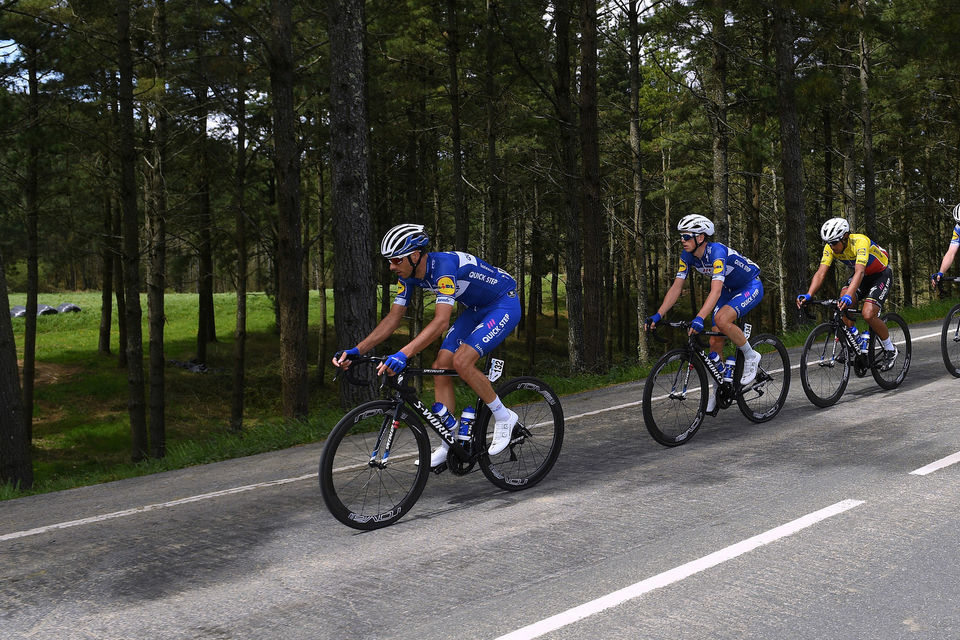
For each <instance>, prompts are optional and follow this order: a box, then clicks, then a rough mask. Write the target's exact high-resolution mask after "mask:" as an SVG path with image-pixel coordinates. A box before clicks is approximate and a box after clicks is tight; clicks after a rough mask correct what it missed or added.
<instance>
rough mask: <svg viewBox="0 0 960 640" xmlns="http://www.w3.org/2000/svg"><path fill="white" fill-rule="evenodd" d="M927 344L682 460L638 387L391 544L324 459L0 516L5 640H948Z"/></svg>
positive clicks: (194, 477)
mask: <svg viewBox="0 0 960 640" xmlns="http://www.w3.org/2000/svg"><path fill="white" fill-rule="evenodd" d="M911 331H912V334H913V337H914V344H913V350H914V355H913V363H912V366H911V369H910V373H909V375H908V376H907V379H906V381H905V383H904V384H903V386H902V387H900V388H899V389H897V390H895V391H883V390H881V389H880V388H879V387H877V385H876V384H875V383H874V381H873V379H872V378H871V377H866V378H863V379H856V378H854V379H852V380H851V383H850V385H849V387H848V388H847V391H846V394H845V395H844V396H843V398H842V399H841V400H840V402H839V403H838V404H837V405H836V406H834V407H832V408H829V409H817V408H816V407H814V406H813V405H812V404H810V402H809V401H808V400H807V399H806V397H805V396H804V394H803V391H802V389H801V386H800V380H799V375H798V374H797V373H796V370H794V376H793V382H792V385H791V391H790V396H789V398H788V401H787V405H786V407H785V408H784V410H783V412H782V413H781V414H780V416H778V417H777V418H776V419H775V420H773V421H771V422H769V423H766V424H764V425H754V424H752V423H749V422H747V421H746V420H745V419H744V418H743V417H742V416H741V415H740V414H739V412H738V410H737V408H736V407H733V408H731V409H729V410H727V411H724V412H721V414H720V416H718V417H717V418H708V419H707V421H706V422H705V424H704V425H703V427H701V429H700V431H699V432H698V433H697V435H696V437H695V438H693V440H692V441H691V442H690V443H688V444H686V445H684V446H682V447H677V448H673V449H666V448H663V447H661V446H659V445H657V444H656V443H655V442H654V441H653V440H652V439H651V438H650V437H649V436H648V434H647V432H646V430H645V429H644V426H643V418H642V415H641V411H640V408H639V407H638V406H635V405H634V406H628V407H625V408H619V409H611V407H616V406H620V405H625V404H630V403H636V402H638V401H639V399H640V394H641V390H642V388H641V386H640V385H639V384H632V385H623V386H619V387H615V388H609V389H603V390H598V391H595V392H589V393H583V394H578V395H576V396H568V397H565V398H563V404H564V410H565V413H566V416H567V432H566V438H565V441H564V448H563V453H562V454H561V456H560V460H559V461H558V463H557V465H556V467H555V468H554V470H553V472H552V473H551V474H550V476H549V477H548V478H547V479H545V480H544V481H543V482H542V483H541V484H539V485H538V486H536V487H535V488H533V489H531V490H529V491H522V492H517V493H506V492H502V491H499V490H497V489H496V488H494V487H493V486H492V485H490V484H489V483H488V482H487V481H486V480H485V478H484V477H483V476H482V474H480V473H473V474H470V475H468V476H466V477H463V478H457V477H453V476H451V475H449V474H443V475H442V476H431V477H430V480H429V482H428V484H427V487H426V489H425V491H424V494H423V497H422V498H421V499H420V502H419V503H418V504H417V505H416V507H414V509H413V511H412V512H411V513H410V514H409V515H407V516H405V517H404V518H403V519H402V520H400V521H399V522H398V523H397V524H396V525H394V526H392V527H389V528H387V529H383V530H380V531H375V532H369V533H360V532H357V531H354V530H352V529H349V528H346V527H344V526H343V525H341V524H340V523H338V522H337V521H336V520H334V519H333V517H332V516H330V515H329V514H328V513H327V511H326V509H325V507H324V505H323V501H322V499H321V497H320V495H319V490H318V488H317V482H316V464H317V459H318V455H319V450H320V445H311V446H305V447H298V448H295V449H289V450H286V451H281V452H275V453H270V454H264V455H259V456H253V457H249V458H243V459H238V460H231V461H227V462H223V463H218V464H212V465H206V466H202V467H195V468H191V469H185V470H181V471H176V472H170V473H164V474H159V475H156V476H150V477H146V478H139V479H134V480H125V481H121V482H115V483H109V484H105V485H99V486H94V487H87V488H82V489H77V490H71V491H64V492H59V493H56V494H48V495H40V496H32V497H28V498H23V499H19V500H13V501H7V502H3V503H0V638H2V639H4V640H6V639H12V638H55V639H58V640H59V639H72V638H96V639H106V638H190V639H194V638H211V639H214V638H216V639H219V638H231V639H233V638H237V639H241V638H242V639H246V638H257V639H259V638H296V639H299V638H310V639H314V638H317V639H320V638H337V639H340V638H417V639H431V638H449V637H456V638H499V637H502V636H506V637H509V638H533V637H543V638H552V639H557V638H631V639H633V638H648V639H660V638H663V639H671V640H674V639H685V638H691V639H693V638H696V639H702V638H712V639H713V638H731V639H732V638H736V639H740V640H742V639H750V638H764V639H766V638H777V639H781V638H843V639H851V638H864V639H866V638H870V639H886V638H924V639H928V638H943V639H948V638H949V639H954V638H958V637H960V606H958V605H960V596H958V585H960V560H958V554H957V547H958V538H960V535H958V529H960V465H949V464H947V463H949V462H951V461H952V460H953V459H952V458H948V457H949V456H951V455H953V454H956V453H957V452H960V429H958V428H957V422H958V421H957V416H958V410H957V409H956V401H955V397H956V390H957V389H958V386H960V380H958V379H956V378H953V377H951V376H949V375H948V374H947V373H946V370H945V369H944V367H943V364H942V362H941V360H940V353H939V340H938V338H936V337H934V336H936V335H939V327H938V326H937V324H936V323H927V324H923V325H915V326H913V327H911ZM927 336H929V337H927ZM791 360H792V364H796V362H797V361H798V353H797V350H791ZM937 461H943V462H941V464H942V465H944V466H942V467H939V468H936V469H931V468H930V467H927V465H930V464H931V463H935V462H937Z"/></svg>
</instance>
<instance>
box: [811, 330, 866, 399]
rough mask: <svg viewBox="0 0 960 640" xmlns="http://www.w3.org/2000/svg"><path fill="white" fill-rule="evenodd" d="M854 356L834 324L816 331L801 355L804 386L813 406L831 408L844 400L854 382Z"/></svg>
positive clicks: (812, 333) (812, 332)
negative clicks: (841, 398) (852, 364)
mask: <svg viewBox="0 0 960 640" xmlns="http://www.w3.org/2000/svg"><path fill="white" fill-rule="evenodd" d="M853 357H855V355H854V354H851V353H850V350H849V348H848V346H847V343H846V341H844V340H843V339H842V338H840V337H838V336H837V332H836V329H835V328H834V326H833V324H831V323H829V322H824V323H823V324H820V325H817V326H816V327H814V329H813V331H811V332H810V335H809V336H807V341H806V342H805V343H804V345H803V351H802V352H801V354H800V384H801V385H802V386H803V392H804V393H806V394H807V398H809V399H810V402H812V403H813V404H815V405H817V406H818V407H829V406H831V405H833V404H835V403H836V402H837V400H839V399H840V396H842V395H843V392H844V390H845V389H846V388H847V382H849V381H850V360H851V358H853Z"/></svg>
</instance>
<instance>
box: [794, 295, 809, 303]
mask: <svg viewBox="0 0 960 640" xmlns="http://www.w3.org/2000/svg"><path fill="white" fill-rule="evenodd" d="M797 302H799V303H800V304H807V303H808V302H810V294H809V293H801V294H800V295H798V296H797Z"/></svg>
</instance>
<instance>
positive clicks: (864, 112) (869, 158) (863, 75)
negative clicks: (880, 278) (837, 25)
mask: <svg viewBox="0 0 960 640" xmlns="http://www.w3.org/2000/svg"><path fill="white" fill-rule="evenodd" d="M859 4H860V13H861V17H862V18H863V20H864V22H865V21H866V18H867V3H866V0H859ZM864 28H865V27H863V26H861V28H860V116H861V120H862V121H863V216H864V222H865V223H866V231H867V235H868V236H870V239H871V240H873V241H874V242H879V240H878V238H879V234H878V229H877V187H876V174H875V173H874V169H873V122H872V114H871V106H870V52H869V50H868V45H867V36H866V33H865V32H864Z"/></svg>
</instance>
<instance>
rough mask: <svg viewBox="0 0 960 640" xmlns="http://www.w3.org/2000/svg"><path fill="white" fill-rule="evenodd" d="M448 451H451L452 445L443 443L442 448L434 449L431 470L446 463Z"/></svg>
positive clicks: (431, 457) (431, 456)
mask: <svg viewBox="0 0 960 640" xmlns="http://www.w3.org/2000/svg"><path fill="white" fill-rule="evenodd" d="M448 451H450V445H449V444H447V443H446V442H441V443H440V446H439V447H437V448H436V449H434V450H433V453H432V454H431V455H430V468H431V469H433V468H434V467H438V466H440V465H441V464H443V463H444V462H446V461H447V452H448Z"/></svg>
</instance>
